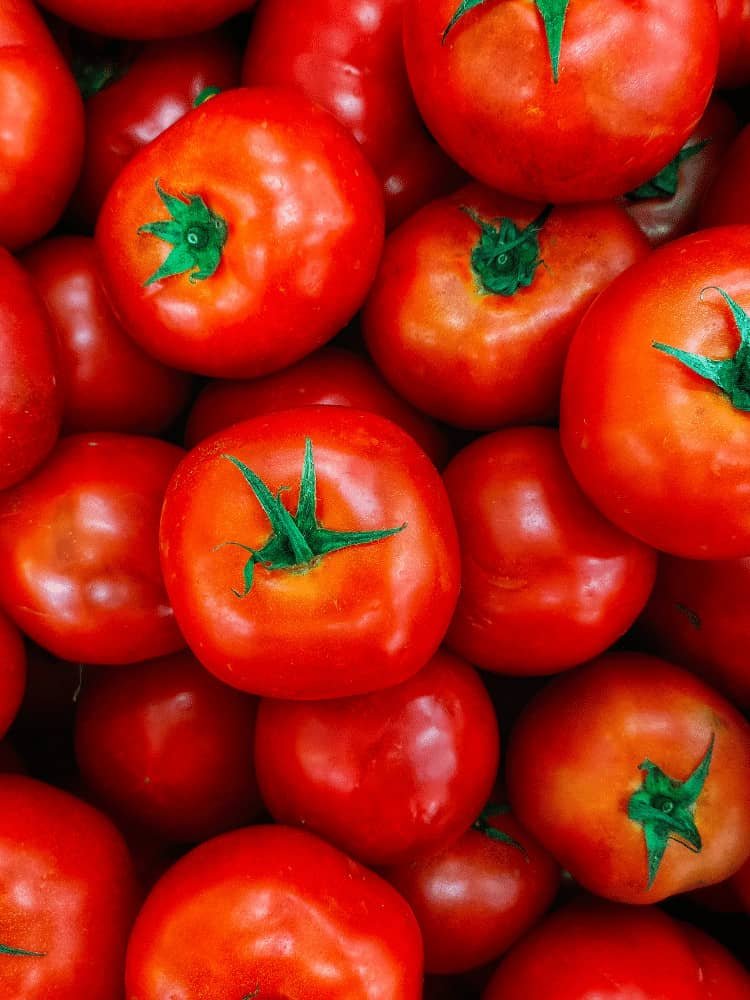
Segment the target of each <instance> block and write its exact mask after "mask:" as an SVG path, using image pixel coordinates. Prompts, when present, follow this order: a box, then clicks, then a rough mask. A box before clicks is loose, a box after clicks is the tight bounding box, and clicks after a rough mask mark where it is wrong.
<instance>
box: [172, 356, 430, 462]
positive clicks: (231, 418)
mask: <svg viewBox="0 0 750 1000" xmlns="http://www.w3.org/2000/svg"><path fill="white" fill-rule="evenodd" d="M317 405H324V406H325V405H327V406H351V407H354V408H355V409H357V410H371V411H372V412H373V413H379V414H380V415H381V416H383V417H386V418H387V419H388V420H392V421H393V423H394V424H398V425H399V426H400V427H403V429H404V430H405V431H407V432H408V433H409V434H410V435H411V436H412V437H413V438H414V440H415V441H416V442H417V443H418V444H419V446H420V447H421V448H423V449H424V451H425V452H426V453H427V454H428V455H429V456H430V458H431V459H432V461H433V462H434V463H435V465H437V466H438V467H440V466H442V465H445V462H446V461H447V459H448V441H447V438H446V435H445V433H444V432H443V431H442V430H441V429H440V428H438V427H437V426H436V425H435V424H434V423H433V422H432V421H431V420H428V419H427V418H426V417H425V416H424V415H423V414H421V413H419V412H418V411H417V410H415V409H413V408H412V407H411V406H409V404H408V403H406V402H404V400H403V399H402V398H401V397H400V396H397V395H396V393H395V392H393V391H392V390H391V389H390V388H389V387H388V385H386V383H385V382H384V381H383V380H382V379H381V378H380V376H379V375H378V373H377V371H376V370H375V368H374V367H373V366H372V365H371V364H368V362H367V361H366V360H365V359H364V358H361V357H359V356H358V355H356V354H353V353H351V352H350V351H346V350H342V349H341V348H339V347H321V349H320V350H319V351H315V352H314V353H313V354H308V355H307V357H306V358H303V359H302V361H298V362H297V363H296V364H295V365H290V367H289V368H284V369H283V370H282V371H280V372H274V373H273V374H271V375H266V376H264V377H261V378H256V379H249V380H247V381H244V382H240V381H228V380H226V379H223V380H221V381H216V382H209V384H208V385H207V386H206V387H205V388H204V389H203V390H202V392H201V393H200V395H199V396H198V398H197V399H196V401H195V403H194V404H193V407H192V409H191V410H190V415H189V417H188V421H187V426H186V428H185V447H186V448H192V447H194V446H195V445H196V444H198V442H199V441H202V440H203V439H204V438H206V437H208V436H209V435H210V434H215V433H216V432H217V431H220V430H224V428H225V427H230V426H231V425H232V424H236V423H239V422H240V421H241V420H249V419H250V417H255V416H258V415H260V414H263V413H273V412H275V411H276V410H290V409H293V408H294V407H296V406H317Z"/></svg>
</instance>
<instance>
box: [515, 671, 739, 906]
mask: <svg viewBox="0 0 750 1000" xmlns="http://www.w3.org/2000/svg"><path fill="white" fill-rule="evenodd" d="M507 759H508V766H507V781H508V793H509V798H510V802H511V805H512V806H513V809H514V812H515V813H516V815H517V816H518V818H519V820H520V821H521V822H522V823H523V824H524V826H526V827H528V829H529V830H530V831H531V833H532V834H534V835H535V836H536V837H537V839H538V840H539V841H540V842H541V843H542V844H543V845H544V846H545V847H546V848H547V849H548V850H549V851H551V852H552V853H553V854H554V856H555V857H556V858H557V860H558V861H559V862H560V864H561V865H562V866H563V867H564V868H565V869H566V870H567V871H569V872H570V874H571V875H572V876H573V878H574V879H575V880H576V881H578V882H579V883H580V884H581V885H583V886H584V887H585V888H587V889H589V890H590V891H592V892H596V893H597V894H598V895H600V896H605V897H607V898H611V899H616V900H619V901H621V902H628V903H652V902H658V901H659V900H660V899H664V898H665V897H667V896H672V895H674V894H675V893H681V892H687V891H689V890H690V889H695V888H697V887H699V886H702V885H710V884H711V883H713V882H720V881H722V880H723V879H725V878H728V877H729V876H730V875H732V874H733V873H734V872H735V871H737V869H738V868H739V867H740V866H741V865H742V864H743V862H744V861H745V860H746V858H747V857H748V855H750V784H748V781H747V776H748V773H750V771H749V770H748V769H749V768H750V725H748V723H747V722H746V721H745V719H743V717H742V716H741V715H740V713H739V712H738V711H737V709H735V708H734V707H733V706H732V705H730V703H729V702H728V701H725V699H724V698H722V696H721V695H719V694H717V693H716V692H715V691H714V690H713V689H712V688H709V687H708V686H707V685H706V684H704V683H703V682H702V681H700V680H699V679H698V678H697V677H694V676H693V675H692V674H690V673H688V671H686V670H683V669H682V668H680V667H676V666H673V665H672V664H671V663H667V662H666V661H664V660H657V659H656V658H654V657H650V656H643V655H639V654H635V653H622V654H611V655H610V656H609V657H604V658H602V659H600V660H596V661H594V662H593V663H590V664H588V665H587V666H585V667H580V668H579V669H578V670H574V671H571V672H570V673H568V674H564V675H563V676H562V677H559V678H557V679H556V680H554V681H553V682H552V683H551V684H549V685H548V686H547V687H546V688H545V689H544V690H543V691H542V692H541V693H540V694H538V695H537V696H536V697H535V698H534V699H533V700H532V701H531V702H530V704H529V705H528V706H527V708H526V710H525V711H524V713H523V714H522V715H521V718H520V719H519V721H518V722H517V723H516V726H515V728H514V730H513V732H512V733H511V739H510V745H509V748H508V758H507ZM540 776H543V779H541V778H540Z"/></svg>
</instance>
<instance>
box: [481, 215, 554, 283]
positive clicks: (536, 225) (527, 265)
mask: <svg viewBox="0 0 750 1000" xmlns="http://www.w3.org/2000/svg"><path fill="white" fill-rule="evenodd" d="M462 211H464V212H465V213H466V214H467V215H468V216H469V218H470V219H471V220H472V222H475V223H476V224H477V225H478V226H479V228H480V230H481V233H480V236H479V239H478V240H477V242H476V244H475V245H474V248H473V249H472V251H471V269H472V271H473V272H474V277H475V278H476V280H477V285H478V290H479V292H480V294H481V295H505V296H510V295H515V294H516V292H517V291H518V289H519V288H528V286H529V285H530V284H531V283H532V282H533V280H534V275H535V274H536V269H537V268H538V267H539V265H540V264H541V263H543V261H542V258H541V257H540V255H539V239H538V233H539V230H540V229H541V228H542V226H543V225H544V223H545V222H546V221H547V218H548V216H549V214H550V212H551V211H552V206H551V205H548V206H547V207H546V208H545V209H544V210H543V211H542V212H540V213H539V215H538V216H537V217H536V219H534V220H533V221H532V222H530V223H529V224H528V226H525V227H524V228H521V227H520V226H517V225H516V223H515V222H513V220H512V219H507V218H499V219H483V218H482V217H481V215H479V213H478V212H476V211H475V210H474V209H473V208H467V207H466V206H462Z"/></svg>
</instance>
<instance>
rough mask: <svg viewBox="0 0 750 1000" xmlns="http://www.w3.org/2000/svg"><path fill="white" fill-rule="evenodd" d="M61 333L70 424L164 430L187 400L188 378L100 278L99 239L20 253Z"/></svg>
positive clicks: (59, 240)
mask: <svg viewBox="0 0 750 1000" xmlns="http://www.w3.org/2000/svg"><path fill="white" fill-rule="evenodd" d="M23 265H24V267H25V268H26V270H27V271H28V272H29V273H30V274H31V277H32V280H33V282H34V285H35V286H36V290H37V292H38V293H39V295H40V297H41V298H42V300H43V302H44V304H45V306H46V307H47V312H48V314H49V318H50V321H51V325H52V329H53V330H54V332H55V334H56V337H57V361H58V370H59V375H60V382H61V385H62V393H63V427H64V429H65V430H67V431H105V430H117V431H132V432H134V433H139V432H140V433H144V434H148V433H152V432H156V431H160V430H163V429H164V428H165V427H166V426H168V425H169V424H170V423H171V422H172V421H173V420H174V419H175V418H176V417H177V415H178V414H179V412H180V411H181V410H182V408H183V407H184V405H185V403H186V402H187V398H188V393H189V390H190V379H189V377H188V376H187V375H185V374H184V373H183V372H178V371H175V370H174V369H173V368H167V367H165V366H164V365H162V364H160V363H159V362H158V361H155V360H154V359H153V358H152V357H150V356H149V355H148V354H146V353H145V352H144V351H142V350H141V349H140V348H139V347H137V346H136V345H135V344H134V343H133V341H132V340H131V339H130V337H128V335H127V334H126V333H125V331H124V330H123V328H122V327H121V326H120V324H119V322H118V321H117V319H116V317H115V316H114V314H113V312H112V308H111V306H110V305H109V302H108V301H107V297H106V295H105V292H104V289H103V287H102V284H101V281H100V279H99V272H98V267H97V260H96V251H95V249H94V241H93V240H91V239H88V238H87V237H85V236H58V237H55V238H53V239H49V240H45V241H43V242H42V243H38V244H37V245H36V246H35V247H34V248H33V249H32V250H29V251H27V252H26V253H25V254H24V256H23Z"/></svg>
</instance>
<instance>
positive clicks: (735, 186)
mask: <svg viewBox="0 0 750 1000" xmlns="http://www.w3.org/2000/svg"><path fill="white" fill-rule="evenodd" d="M699 221H700V224H701V225H702V226H725V225H734V224H735V223H741V224H742V225H747V224H748V223H750V125H746V126H745V128H743V129H742V131H741V132H740V134H739V135H738V136H737V138H736V139H735V140H734V142H733V143H732V145H731V146H730V147H729V149H728V150H727V152H726V155H725V156H724V159H723V160H722V164H721V170H720V171H719V173H718V175H717V177H716V179H715V180H714V182H713V184H712V185H711V187H710V188H709V190H708V193H707V194H706V197H705V198H704V200H703V204H702V206H701V211H700V215H699Z"/></svg>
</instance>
